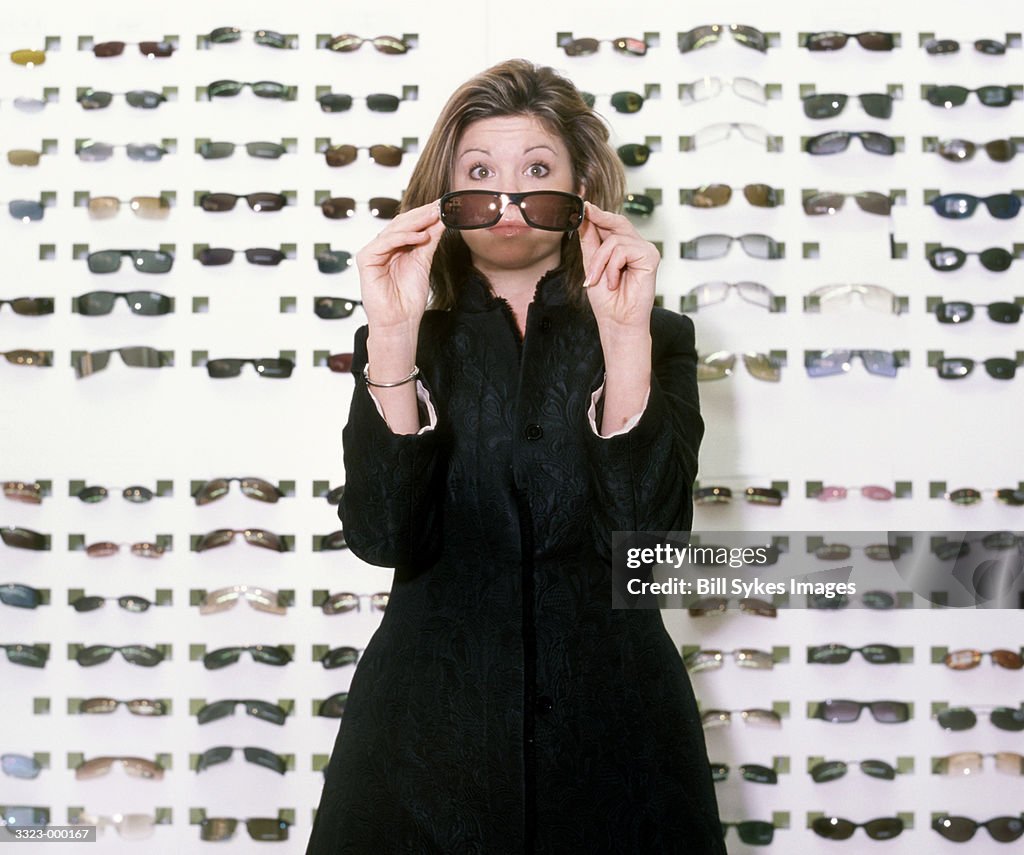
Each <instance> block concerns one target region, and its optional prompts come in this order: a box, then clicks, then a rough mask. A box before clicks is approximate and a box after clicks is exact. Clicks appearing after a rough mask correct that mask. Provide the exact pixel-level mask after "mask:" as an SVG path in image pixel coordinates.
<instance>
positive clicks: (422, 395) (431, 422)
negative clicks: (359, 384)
mask: <svg viewBox="0 0 1024 855" xmlns="http://www.w3.org/2000/svg"><path fill="white" fill-rule="evenodd" d="M366 391H367V392H369V393H370V399H371V400H372V401H373V405H374V406H375V407H376V408H377V412H378V413H380V417H381V418H382V419H384V424H387V423H388V420H387V419H386V418H384V410H383V409H382V408H381V405H380V401H378V400H377V398H376V396H375V395H374V394H373V388H372V387H371V386H367V387H366ZM416 398H417V399H418V400H419V402H420V403H421V404H423V407H424V409H425V410H426V411H427V423H426V424H425V425H423V427H421V428H420V429H419V430H418V431H416V436H419V435H420V434H421V433H426V432H427V431H428V430H433V429H434V428H435V427H436V426H437V411H436V410H435V409H434V403H433V401H431V400H430V392H428V391H427V387H426V386H424V385H423V384H422V383H421V382H420V381H419V380H417V381H416ZM389 427H390V425H389Z"/></svg>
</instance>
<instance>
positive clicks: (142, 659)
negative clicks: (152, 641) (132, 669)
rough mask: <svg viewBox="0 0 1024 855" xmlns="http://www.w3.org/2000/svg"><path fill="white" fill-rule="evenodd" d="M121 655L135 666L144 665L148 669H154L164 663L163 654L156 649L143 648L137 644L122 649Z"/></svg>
mask: <svg viewBox="0 0 1024 855" xmlns="http://www.w3.org/2000/svg"><path fill="white" fill-rule="evenodd" d="M121 655H122V656H124V658H125V661H127V662H131V663H132V664H133V665H143V666H145V667H147V668H152V667H153V666H154V665H159V664H160V663H161V662H163V661H164V655H163V653H161V652H160V651H159V650H157V649H156V648H155V647H142V646H141V645H137V644H133V645H129V646H127V647H122V648H121Z"/></svg>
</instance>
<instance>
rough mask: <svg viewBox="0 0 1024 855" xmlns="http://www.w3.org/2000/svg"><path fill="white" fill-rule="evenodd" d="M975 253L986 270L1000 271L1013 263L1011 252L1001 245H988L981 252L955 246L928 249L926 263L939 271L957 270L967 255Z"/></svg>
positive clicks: (962, 264)
mask: <svg viewBox="0 0 1024 855" xmlns="http://www.w3.org/2000/svg"><path fill="white" fill-rule="evenodd" d="M969 255H976V256H978V260H979V261H980V262H981V264H982V266H983V267H984V268H985V269H986V270H991V271H993V272H994V273H1001V272H1002V271H1004V270H1007V269H1008V268H1009V267H1010V265H1011V264H1012V263H1013V258H1014V256H1013V254H1012V253H1010V252H1008V251H1007V250H1005V249H1003V248H1002V247H998V246H995V247H990V248H989V249H984V250H982V251H981V252H964V251H963V250H962V249H957V248H956V247H948V246H943V247H939V248H938V249H932V250H929V251H928V263H929V264H930V265H931V266H932V267H933V268H934V269H935V270H939V271H943V272H944V271H947V270H959V269H960V268H961V267H963V266H964V262H966V261H967V256H969Z"/></svg>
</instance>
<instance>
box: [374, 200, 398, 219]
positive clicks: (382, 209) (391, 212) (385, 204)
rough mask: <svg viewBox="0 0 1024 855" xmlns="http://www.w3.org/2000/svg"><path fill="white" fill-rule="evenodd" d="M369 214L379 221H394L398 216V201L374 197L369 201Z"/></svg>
mask: <svg viewBox="0 0 1024 855" xmlns="http://www.w3.org/2000/svg"><path fill="white" fill-rule="evenodd" d="M369 205H370V214H371V215H372V216H374V217H377V219H380V220H391V219H394V218H395V216H397V214H398V207H399V205H401V202H399V201H398V199H388V198H386V197H384V196H374V197H372V198H371V199H370V201H369Z"/></svg>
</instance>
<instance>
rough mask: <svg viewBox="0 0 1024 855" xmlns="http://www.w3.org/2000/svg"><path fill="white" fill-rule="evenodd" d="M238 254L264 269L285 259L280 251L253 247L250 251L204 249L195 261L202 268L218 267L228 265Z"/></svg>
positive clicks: (217, 248) (216, 248) (219, 248)
mask: <svg viewBox="0 0 1024 855" xmlns="http://www.w3.org/2000/svg"><path fill="white" fill-rule="evenodd" d="M238 252H241V253H242V254H243V255H244V256H245V260H246V261H248V262H249V263H250V264H258V265H261V266H264V267H273V266H274V265H277V264H280V263H281V262H282V261H284V259H285V254H284V253H283V252H281V250H279V249H270V248H269V247H254V248H252V249H226V248H224V247H206V248H204V249H201V250H199V254H198V255H197V256H196V259H197V260H198V262H199V263H200V264H202V265H203V266H204V267H219V266H220V265H222V264H230V263H231V262H232V261H233V260H234V258H235V254H236V253H238Z"/></svg>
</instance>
